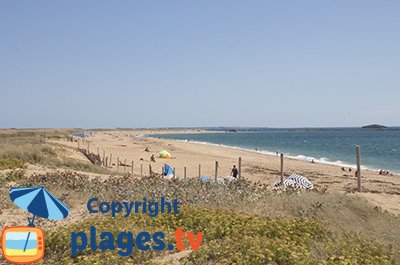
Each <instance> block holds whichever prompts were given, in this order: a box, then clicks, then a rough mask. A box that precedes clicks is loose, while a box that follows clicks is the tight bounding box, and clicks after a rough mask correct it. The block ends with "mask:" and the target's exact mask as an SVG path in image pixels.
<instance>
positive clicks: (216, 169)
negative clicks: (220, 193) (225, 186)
mask: <svg viewBox="0 0 400 265" xmlns="http://www.w3.org/2000/svg"><path fill="white" fill-rule="evenodd" d="M217 178H218V161H215V182H217Z"/></svg>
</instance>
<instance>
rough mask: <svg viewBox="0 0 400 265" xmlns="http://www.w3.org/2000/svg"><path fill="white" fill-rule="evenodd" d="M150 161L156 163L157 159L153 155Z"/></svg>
mask: <svg viewBox="0 0 400 265" xmlns="http://www.w3.org/2000/svg"><path fill="white" fill-rule="evenodd" d="M150 160H151V162H156V157H155V156H154V154H152V155H151V157H150Z"/></svg>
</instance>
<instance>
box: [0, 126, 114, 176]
mask: <svg viewBox="0 0 400 265" xmlns="http://www.w3.org/2000/svg"><path fill="white" fill-rule="evenodd" d="M70 132H71V131H70V130H50V129H48V130H44V129H43V130H2V131H0V170H2V169H16V168H25V167H26V165H25V163H30V164H41V165H44V166H49V167H53V168H67V169H73V170H80V171H87V172H94V173H99V174H111V173H112V172H111V171H110V170H107V169H105V168H102V167H100V166H96V165H93V164H91V163H89V162H83V161H80V160H77V159H72V158H67V157H63V156H62V153H63V151H64V149H63V148H62V147H60V146H58V145H55V144H52V143H50V142H49V141H48V140H49V139H63V138H66V137H67V135H68V134H69V133H70Z"/></svg>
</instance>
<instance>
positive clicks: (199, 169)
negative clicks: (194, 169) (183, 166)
mask: <svg viewBox="0 0 400 265" xmlns="http://www.w3.org/2000/svg"><path fill="white" fill-rule="evenodd" d="M200 177H201V165H200V164H199V178H200Z"/></svg>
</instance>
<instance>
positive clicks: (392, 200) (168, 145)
mask: <svg viewBox="0 0 400 265" xmlns="http://www.w3.org/2000/svg"><path fill="white" fill-rule="evenodd" d="M168 132H169V133H174V132H175V131H173V130H169V131H168ZM176 132H179V133H187V132H191V133H199V132H203V131H199V130H185V131H176ZM158 133H166V131H165V130H127V131H99V132H97V133H96V136H95V137H90V138H87V139H86V141H85V142H80V144H79V145H80V147H81V148H87V147H88V144H89V149H90V152H93V153H97V150H99V154H100V156H101V158H102V157H103V151H104V152H105V155H106V157H107V156H108V159H109V158H110V154H112V170H114V171H115V172H117V159H119V161H121V162H122V163H124V164H125V161H126V164H127V165H131V164H132V161H133V162H134V167H133V172H134V175H136V176H140V174H141V167H142V170H143V174H144V175H147V174H148V173H149V165H151V167H152V171H153V172H155V173H161V170H162V167H163V165H164V163H166V164H168V165H169V166H171V167H173V168H175V172H176V176H177V177H178V178H183V175H184V167H186V170H187V177H192V178H194V177H195V178H197V177H198V176H199V165H201V175H206V176H210V177H212V178H214V176H215V161H218V165H219V168H218V177H226V176H228V175H230V172H231V168H232V166H233V165H236V166H237V165H238V158H239V157H241V158H242V177H244V178H245V179H248V180H251V181H255V182H258V181H259V182H262V183H266V184H268V185H270V186H271V187H272V185H273V183H274V182H275V181H276V180H279V179H280V157H279V156H274V155H265V154H260V153H256V152H250V151H243V150H238V149H235V148H229V147H222V146H215V145H206V144H198V143H193V142H180V141H174V140H165V139H158V138H142V137H141V136H142V135H145V134H158ZM135 136H136V137H135ZM57 143H58V144H62V145H64V146H66V147H69V151H68V155H69V156H70V157H73V158H77V159H82V160H84V159H85V158H84V157H83V155H81V154H80V153H79V152H78V151H77V150H76V149H77V147H78V143H77V142H67V141H65V140H64V141H61V140H60V141H57ZM146 147H148V148H149V149H150V152H145V151H144V150H145V148H146ZM161 150H167V151H169V152H170V153H171V155H172V157H173V159H161V158H158V153H159V152H160V151H161ZM152 154H154V155H155V157H156V162H151V161H150V157H151V155H152ZM347 169H348V168H346V170H347ZM354 171H355V170H354V169H353V170H352V172H348V171H346V172H345V171H342V169H341V167H340V166H334V165H326V164H317V163H310V162H307V161H301V160H295V159H289V158H286V159H285V162H284V172H285V176H288V175H290V174H291V173H298V174H301V175H303V176H306V177H307V178H308V179H309V180H310V181H311V182H312V183H313V184H314V187H315V188H316V189H319V190H322V189H326V190H327V192H331V191H339V192H349V193H356V194H358V195H360V196H362V197H365V198H367V199H368V200H370V201H371V202H372V203H374V204H376V205H377V206H379V207H382V208H383V209H386V210H388V211H390V212H392V213H395V214H400V176H397V175H389V176H381V175H378V174H377V172H374V171H366V170H363V171H362V189H363V192H362V193H358V192H355V191H356V188H357V179H356V178H355V176H354ZM118 172H119V173H124V167H123V166H119V169H118ZM128 172H129V173H130V172H131V167H126V168H125V173H128Z"/></svg>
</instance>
